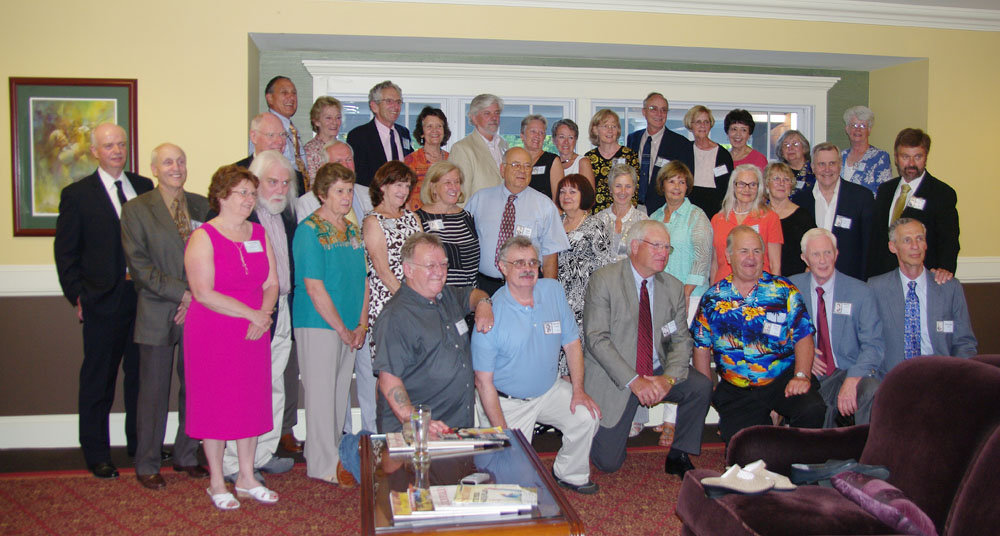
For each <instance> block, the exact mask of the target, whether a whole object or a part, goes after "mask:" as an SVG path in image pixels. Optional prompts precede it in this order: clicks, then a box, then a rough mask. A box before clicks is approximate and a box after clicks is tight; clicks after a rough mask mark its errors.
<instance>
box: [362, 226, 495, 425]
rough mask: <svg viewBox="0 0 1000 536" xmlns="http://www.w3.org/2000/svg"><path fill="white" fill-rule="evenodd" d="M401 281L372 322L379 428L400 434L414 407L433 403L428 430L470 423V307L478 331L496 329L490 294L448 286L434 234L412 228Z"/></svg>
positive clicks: (445, 260)
mask: <svg viewBox="0 0 1000 536" xmlns="http://www.w3.org/2000/svg"><path fill="white" fill-rule="evenodd" d="M401 255H402V259H403V275H404V276H405V280H404V284H403V285H402V286H401V287H399V290H398V291H397V292H396V294H394V295H393V296H392V298H390V299H389V301H388V302H386V304H385V308H383V309H382V313H381V314H380V315H379V319H378V322H376V323H375V328H374V337H375V343H376V344H377V346H378V353H377V354H376V356H375V362H374V363H373V365H372V368H373V370H374V371H375V374H376V375H377V376H378V390H379V394H380V396H379V397H378V402H377V408H378V409H377V415H378V416H377V417H376V428H377V429H378V431H379V433H386V432H399V431H400V430H402V429H403V424H404V423H407V422H409V420H410V413H411V412H412V411H413V406H414V405H416V404H424V405H428V406H430V407H431V419H433V420H432V421H431V427H430V430H431V433H434V434H440V433H441V432H444V431H446V430H447V429H448V428H465V427H470V426H473V421H474V414H473V411H474V409H473V406H474V404H475V399H476V395H475V387H474V381H475V379H474V376H473V372H472V361H471V357H470V349H469V325H468V324H467V323H466V321H465V317H466V315H468V314H469V313H470V312H473V311H474V312H475V313H476V325H475V330H476V331H477V332H479V333H487V332H489V331H490V329H492V328H493V309H492V307H491V305H490V303H491V302H490V298H489V296H487V295H486V293H485V292H483V291H482V290H479V289H476V288H473V287H453V286H447V285H445V282H446V281H447V280H448V257H447V255H445V252H444V246H442V245H441V239H439V238H438V237H437V235H433V234H429V233H415V234H413V235H411V236H410V237H409V238H407V239H406V242H404V243H403V248H402V251H401Z"/></svg>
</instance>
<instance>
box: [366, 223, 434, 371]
mask: <svg viewBox="0 0 1000 536" xmlns="http://www.w3.org/2000/svg"><path fill="white" fill-rule="evenodd" d="M369 214H371V215H372V216H375V220H376V221H378V226H379V227H380V228H381V229H382V232H383V233H384V234H385V250H386V253H387V254H388V259H389V269H390V270H392V273H393V275H395V276H396V280H397V281H399V282H400V283H403V258H402V249H403V242H405V241H406V239H407V238H408V237H409V236H410V235H411V234H413V233H416V232H419V231H422V229H421V228H420V224H419V223H417V218H416V216H414V215H413V213H412V212H410V211H409V210H404V211H403V215H402V216H400V217H399V218H387V217H385V216H383V215H381V214H379V213H378V212H374V211H373V212H369ZM367 259H368V285H369V286H370V287H371V292H372V296H371V303H370V304H369V305H368V326H369V328H372V329H374V327H375V320H376V319H377V318H378V315H379V313H381V312H382V308H383V307H385V302H387V301H389V298H391V297H392V293H391V292H389V288H388V287H386V286H385V284H383V283H382V280H381V279H379V277H378V272H376V271H375V265H373V264H372V257H371V255H367ZM368 340H369V341H370V343H371V349H372V359H375V338H374V337H369V338H368Z"/></svg>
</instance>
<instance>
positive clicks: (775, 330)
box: [763, 322, 781, 337]
mask: <svg viewBox="0 0 1000 536" xmlns="http://www.w3.org/2000/svg"><path fill="white" fill-rule="evenodd" d="M763 331H764V335H770V336H772V337H780V336H781V325H780V324H772V323H770V322H764V330H763Z"/></svg>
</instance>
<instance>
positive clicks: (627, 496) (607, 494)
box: [0, 445, 723, 536]
mask: <svg viewBox="0 0 1000 536" xmlns="http://www.w3.org/2000/svg"><path fill="white" fill-rule="evenodd" d="M664 454H665V452H664V449H662V448H658V447H639V448H632V449H629V455H628V459H627V460H626V461H625V465H624V466H623V467H622V469H621V470H620V471H618V472H617V473H614V474H603V473H599V472H597V471H596V470H595V474H594V475H593V477H592V478H593V480H594V481H595V482H597V483H598V484H599V485H600V486H601V490H600V492H599V493H598V494H596V495H592V496H583V495H578V494H575V493H572V492H569V493H568V494H567V495H568V496H569V499H570V501H571V502H572V503H573V506H574V507H575V508H576V510H577V511H578V512H579V514H580V516H581V518H582V519H583V521H584V526H585V527H586V530H587V534H588V535H604V534H606V535H616V536H617V535H621V534H629V535H645V534H648V535H654V534H656V535H660V534H665V535H674V534H679V533H680V527H681V525H680V521H679V520H678V519H677V517H676V516H675V515H674V506H675V505H676V503H677V493H678V491H679V490H680V481H679V480H678V479H677V478H676V477H673V476H668V475H665V474H664V473H663V458H664ZM541 457H542V460H543V461H544V462H545V464H546V465H547V466H551V465H552V461H553V459H554V458H555V455H554V454H543V455H541ZM692 460H693V461H694V464H695V465H696V466H697V467H699V468H701V467H705V468H714V469H717V470H722V468H723V449H722V446H721V445H716V446H709V447H707V448H705V449H704V450H703V451H702V455H701V456H700V457H697V458H692ZM163 476H164V478H165V479H166V481H167V488H166V489H164V490H160V491H149V490H146V489H145V488H143V487H142V486H141V485H140V484H139V483H138V482H137V481H136V480H135V478H134V472H133V471H131V470H123V471H122V476H121V478H120V479H118V480H115V481H102V480H98V479H96V478H93V477H92V476H90V473H88V472H85V471H64V472H50V473H21V474H18V473H12V474H5V475H0V512H2V514H0V534H4V535H14V534H88V535H89V534H185V535H186V534H268V535H279V534H288V535H302V534H356V533H358V532H359V530H360V522H359V518H360V515H361V512H360V505H359V502H360V492H359V491H358V489H357V488H354V489H349V490H343V489H340V488H339V487H337V486H331V485H329V484H324V483H322V482H319V481H316V480H312V479H309V478H307V477H306V476H305V466H304V465H303V464H297V465H296V466H295V468H294V469H292V471H290V472H288V473H286V474H283V475H270V476H268V479H267V481H268V485H269V487H271V488H272V489H274V490H275V491H277V492H278V493H279V494H281V500H280V501H279V502H278V504H276V505H272V506H265V505H261V504H257V503H255V502H253V501H252V500H244V501H243V507H242V508H240V509H239V510H235V511H231V512H220V511H217V510H215V508H213V507H212V506H211V503H210V501H209V498H208V496H207V495H206V493H205V487H206V486H207V480H197V481H196V480H191V479H189V478H187V477H186V476H183V475H181V474H178V473H174V472H173V471H171V470H169V469H167V470H166V471H164V472H163Z"/></svg>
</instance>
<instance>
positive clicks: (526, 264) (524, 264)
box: [503, 259, 542, 270]
mask: <svg viewBox="0 0 1000 536" xmlns="http://www.w3.org/2000/svg"><path fill="white" fill-rule="evenodd" d="M503 262H505V263H507V264H509V265H511V266H513V267H514V268H517V269H518V270H520V269H522V268H538V267H539V266H541V265H542V262H541V261H539V260H538V259H517V260H516V261H508V260H506V259H505V260H504V261H503Z"/></svg>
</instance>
